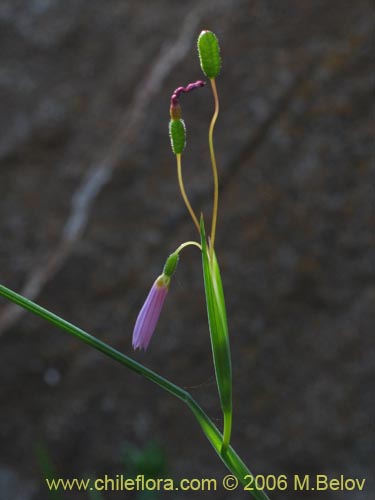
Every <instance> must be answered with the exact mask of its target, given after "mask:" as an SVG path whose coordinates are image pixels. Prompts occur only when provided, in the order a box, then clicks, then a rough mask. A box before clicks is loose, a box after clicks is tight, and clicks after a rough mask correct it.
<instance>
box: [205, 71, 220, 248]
mask: <svg viewBox="0 0 375 500" xmlns="http://www.w3.org/2000/svg"><path fill="white" fill-rule="evenodd" d="M210 82H211V88H212V93H213V96H214V101H215V110H214V114H213V116H212V119H211V123H210V128H209V131H208V145H209V148H210V157H211V165H212V175H213V180H214V201H213V207H212V223H211V241H210V254H211V257H212V255H213V251H214V245H215V234H216V223H217V211H218V204H219V178H218V173H217V164H216V157H215V149H214V141H213V132H214V127H215V123H216V120H217V117H218V115H219V96H218V94H217V88H216V81H215V78H211V79H210Z"/></svg>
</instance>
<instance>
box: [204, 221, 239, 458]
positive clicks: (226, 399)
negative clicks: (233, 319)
mask: <svg viewBox="0 0 375 500" xmlns="http://www.w3.org/2000/svg"><path fill="white" fill-rule="evenodd" d="M200 229H201V244H202V263H203V277H204V289H205V293H206V302H207V316H208V323H209V328H210V336H211V346H212V353H213V359H214V365H215V374H216V381H217V387H218V391H219V396H220V401H221V407H222V410H223V415H224V433H223V434H224V437H223V451H225V450H226V449H227V447H228V445H229V442H230V435H231V428H232V364H231V356H230V345H229V334H228V322H227V314H226V309H225V300H224V291H223V285H222V282H221V276H220V269H219V264H218V262H217V259H216V255H215V251H212V252H211V251H210V250H209V248H208V245H207V240H206V233H205V229H204V222H203V218H201V222H200Z"/></svg>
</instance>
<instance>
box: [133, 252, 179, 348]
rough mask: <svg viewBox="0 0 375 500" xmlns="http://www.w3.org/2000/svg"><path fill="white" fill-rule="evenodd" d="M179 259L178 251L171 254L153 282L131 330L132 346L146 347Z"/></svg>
mask: <svg viewBox="0 0 375 500" xmlns="http://www.w3.org/2000/svg"><path fill="white" fill-rule="evenodd" d="M178 259H179V255H178V252H175V253H173V254H171V255H170V256H169V257H168V259H167V261H166V263H165V266H164V269H163V274H161V275H160V276H159V277H158V278H157V279H156V280H155V282H154V284H153V285H152V287H151V290H150V292H149V294H148V296H147V298H146V300H145V303H144V304H143V307H142V309H141V310H140V312H139V314H138V317H137V321H136V322H135V326H134V330H133V341H132V344H133V348H134V349H143V350H144V351H145V350H146V349H147V347H148V345H149V343H150V340H151V337H152V335H153V333H154V331H155V328H156V325H157V323H158V320H159V316H160V313H161V310H162V308H163V304H164V301H165V298H166V296H167V294H168V290H169V283H170V281H171V276H172V274H173V273H174V271H175V269H176V266H177V262H178Z"/></svg>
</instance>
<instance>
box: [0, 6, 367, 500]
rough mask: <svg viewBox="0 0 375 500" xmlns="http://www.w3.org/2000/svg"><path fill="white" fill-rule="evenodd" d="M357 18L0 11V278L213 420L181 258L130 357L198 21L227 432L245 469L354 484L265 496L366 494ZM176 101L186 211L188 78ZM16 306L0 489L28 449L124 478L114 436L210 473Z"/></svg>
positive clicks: (12, 485)
mask: <svg viewBox="0 0 375 500" xmlns="http://www.w3.org/2000/svg"><path fill="white" fill-rule="evenodd" d="M373 13H374V12H373V5H372V4H371V2H370V1H366V0H358V1H356V2H353V1H346V0H340V1H338V0H331V1H329V2H327V1H326V0H325V1H322V0H315V1H310V2H301V1H300V0H298V1H297V0H284V1H282V2H280V1H276V0H254V1H251V2H250V1H245V0H239V1H233V2H230V1H228V2H225V1H220V2H218V1H212V2H211V1H206V2H205V1H203V2H198V1H192V0H190V1H188V0H187V1H185V2H167V1H163V0H156V1H154V2H151V1H144V0H139V1H137V2H131V1H126V0H109V1H106V2H101V1H99V0H64V1H63V0H27V1H26V0H1V2H0V60H1V65H0V102H1V110H2V112H1V116H0V242H1V243H0V280H1V282H2V283H4V284H6V285H8V286H9V287H11V288H13V289H15V290H17V291H22V290H24V291H25V292H26V293H27V294H28V295H29V296H34V297H35V300H37V302H39V303H40V304H42V305H44V306H45V307H47V308H50V309H51V310H52V311H54V312H56V313H58V314H60V315H62V316H63V317H65V318H66V319H68V320H69V321H71V322H73V323H75V324H77V325H79V326H81V327H82V328H84V329H86V330H87V331H89V332H92V333H93V334H95V335H97V336H98V337H99V338H101V339H103V340H105V341H107V342H109V343H110V344H112V345H114V346H116V347H117V348H118V349H120V350H122V351H123V352H125V353H127V354H129V355H132V356H134V357H135V358H136V359H139V360H140V361H141V362H144V363H145V364H146V365H147V366H149V367H151V368H153V369H154V370H156V371H158V372H160V373H161V374H163V375H164V376H166V377H167V378H169V379H171V380H173V381H175V382H176V383H178V384H181V385H182V386H183V387H185V388H187V389H188V390H189V391H190V392H191V393H192V394H193V396H194V397H196V398H197V399H198V401H199V402H200V403H201V404H202V406H203V407H204V408H205V410H206V411H207V413H208V414H209V415H210V417H211V418H213V420H214V421H215V422H216V423H217V424H218V425H221V420H220V409H219V406H218V397H217V394H216V389H215V383H214V376H213V367H212V361H211V356H210V344H209V336H208V330H207V323H206V312H205V306H204V298H203V292H202V276H201V269H200V257H199V254H198V252H196V249H193V248H192V249H187V250H186V251H185V253H184V254H183V256H182V259H181V262H180V264H179V268H178V272H177V275H176V278H175V280H174V281H173V283H172V286H171V292H170V295H169V297H168V300H167V303H166V307H165V310H164V311H163V314H162V318H161V320H160V324H159V326H158V329H157V332H156V334H155V337H154V339H153V341H152V343H151V346H150V349H149V351H148V352H147V353H146V354H138V353H137V354H134V353H133V352H132V349H131V332H132V327H133V324H134V321H135V318H136V316H137V312H138V310H139V308H140V307H141V305H142V303H143V300H144V298H145V296H146V294H147V292H148V289H149V287H150V286H151V283H152V282H153V280H154V279H155V277H156V276H157V275H158V274H159V273H160V271H161V268H162V266H163V263H164V260H165V258H166V256H167V255H168V254H169V253H170V252H171V251H172V250H174V249H175V248H176V246H177V245H179V244H180V243H181V242H182V241H185V240H187V239H191V238H194V237H195V236H196V235H195V233H194V227H193V225H192V223H191V221H190V220H189V219H188V217H187V215H186V213H185V209H184V206H183V203H182V201H181V199H180V196H179V192H178V189H177V182H176V173H175V163H174V158H173V155H172V154H171V151H170V146H169V139H168V135H167V122H168V106H169V96H170V94H171V92H172V90H173V89H174V88H176V87H177V86H179V85H182V84H187V83H188V82H190V81H194V80H196V79H198V78H201V72H200V68H199V64H198V60H197V55H196V49H195V41H196V37H197V35H198V34H199V32H200V31H201V29H207V28H208V29H211V30H213V31H215V32H216V33H217V34H218V36H219V38H220V42H221V47H222V56H223V70H222V74H221V75H220V78H219V79H218V82H217V83H218V88H219V93H220V97H221V114H220V117H219V120H218V124H217V128H216V139H215V140H216V146H217V157H218V161H219V167H220V178H221V183H222V187H221V199H220V214H219V215H220V217H219V227H218V236H217V254H218V257H219V260H220V264H221V269H222V276H223V281H224V285H225V291H226V298H227V308H228V317H229V325H230V331H231V341H232V355H233V369H234V405H235V414H234V433H233V445H234V447H235V448H236V449H237V450H238V452H239V454H240V455H241V456H242V457H243V459H244V460H245V462H246V463H248V464H249V467H250V468H251V470H253V471H254V472H255V473H257V474H274V475H279V474H287V475H288V477H292V476H293V475H294V474H303V475H304V474H327V475H328V476H330V477H338V476H340V474H344V475H345V476H348V477H359V478H362V477H363V478H367V485H366V488H365V491H364V492H362V493H360V492H352V493H350V492H349V493H344V492H339V493H337V492H334V491H332V492H328V491H327V492H321V493H317V492H310V493H309V492H304V493H301V492H299V493H293V491H291V490H288V491H287V492H274V493H273V494H271V498H274V499H285V498H294V497H295V498H311V499H319V500H320V499H338V498H340V499H345V498H351V500H353V499H357V498H358V499H370V498H374V496H373V492H374V488H373V486H374V485H373V484H372V486H371V484H370V482H371V473H373V469H371V459H373V454H374V449H373V444H374V435H373V428H372V429H371V426H370V413H371V410H372V409H373V399H374V398H373V390H371V386H370V376H371V375H373V365H374V344H373V341H372V340H373V339H372V337H373V332H374V326H375V321H374V320H375V318H374V303H375V286H374V253H373V243H374V241H373V238H374V232H373V223H374V205H373V199H374V180H375V179H374V177H375V176H374V156H373V153H374V150H373V144H374V143H373V140H374V117H373V104H374V101H373V90H374V88H373V66H371V55H372V54H371V48H372V49H373V43H372V47H371V35H372V34H373V27H374V24H373V17H372V16H373ZM182 106H183V113H184V118H185V121H186V124H187V128H188V148H187V150H186V154H184V158H183V161H184V166H183V168H184V176H185V179H186V186H187V190H188V192H189V194H190V197H191V200H192V204H193V205H194V207H195V208H196V210H197V212H200V211H203V213H204V214H205V216H206V220H207V221H209V218H210V211H211V190H212V187H211V186H212V182H211V174H210V166H209V158H208V151H207V127H208V123H209V120H210V116H211V114H212V98H211V94H210V91H209V87H208V86H207V87H206V88H205V89H202V90H199V91H196V92H194V93H193V94H191V95H189V96H183V97H182ZM18 314H19V313H18V312H16V310H15V309H14V308H9V306H8V304H7V303H6V301H5V300H3V299H1V301H0V330H1V332H2V333H1V336H0V360H1V362H0V381H1V386H0V405H1V412H0V500H45V499H48V493H47V491H46V487H45V485H44V482H43V479H42V478H43V473H42V472H41V470H40V467H39V465H38V463H37V459H36V452H35V447H36V446H37V444H38V443H43V445H44V446H46V447H47V448H48V450H49V453H50V456H51V459H52V460H53V462H54V466H55V468H56V470H57V471H58V473H59V475H61V476H62V477H89V476H97V477H101V476H104V475H105V474H108V475H115V474H121V473H125V474H126V471H124V470H123V462H122V459H121V454H122V453H123V448H124V443H126V442H130V443H132V444H133V445H134V446H140V447H143V446H146V445H147V443H149V442H150V441H156V442H158V443H159V444H160V446H161V447H162V449H163V450H164V452H165V454H166V457H167V460H168V475H169V476H172V477H175V478H181V477H188V478H191V477H216V478H222V477H223V476H224V475H225V474H226V471H225V469H224V467H223V466H222V464H221V463H220V461H219V460H218V458H217V456H215V454H214V452H213V450H212V449H211V448H210V445H209V444H208V442H207V441H206V440H205V438H204V436H203V435H202V433H201V431H200V430H199V428H198V426H197V424H196V423H195V421H194V419H193V417H192V415H191V414H190V413H189V410H188V409H187V408H185V407H184V406H183V404H182V403H181V402H179V401H177V400H175V399H173V398H172V397H171V396H169V395H168V394H166V393H164V392H163V391H161V390H160V389H158V388H157V387H156V386H153V385H151V384H150V383H148V382H146V381H145V380H144V379H142V378H141V377H138V376H137V375H135V374H133V373H131V372H128V371H126V370H124V369H122V368H121V366H120V365H116V364H115V363H113V362H111V361H110V360H108V359H106V358H105V357H104V356H103V355H101V354H99V353H96V352H93V351H92V350H90V349H89V348H88V347H86V346H85V345H81V344H80V343H79V342H78V341H76V340H75V339H73V338H70V337H69V336H68V335H67V334H65V333H63V332H61V331H58V330H57V329H56V328H54V327H52V326H50V325H49V324H47V323H45V322H43V321H42V320H40V319H38V318H35V317H32V316H31V315H18ZM371 489H372V493H371ZM103 496H104V495H103ZM208 496H209V493H205V492H201V493H199V492H195V493H185V494H182V493H176V492H175V493H173V495H166V494H163V495H162V498H164V497H168V498H176V499H180V498H181V499H185V498H202V499H203V498H207V497H208ZM211 496H212V497H213V498H219V499H225V498H238V499H241V498H248V497H247V496H246V495H245V494H244V493H241V492H240V491H237V492H234V493H231V494H229V493H226V492H225V491H221V490H220V491H218V492H217V493H215V494H213V493H211ZM112 497H114V498H119V497H120V494H117V496H116V494H115V493H107V494H106V496H105V497H104V498H105V499H108V498H112ZM126 497H127V498H133V497H132V496H131V494H130V493H129V494H127V496H126ZM62 498H71V499H78V498H80V499H81V498H86V497H84V495H83V493H78V492H71V493H69V494H68V493H64V494H63V496H62ZM134 498H135V497H134Z"/></svg>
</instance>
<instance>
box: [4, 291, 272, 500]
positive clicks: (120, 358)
mask: <svg viewBox="0 0 375 500" xmlns="http://www.w3.org/2000/svg"><path fill="white" fill-rule="evenodd" d="M0 295H2V296H3V297H5V298H6V299H8V300H10V301H11V302H14V303H15V304H18V305H19V306H21V307H23V308H24V309H26V310H28V311H30V312H32V313H33V314H35V315H37V316H40V317H41V318H43V319H45V320H47V321H49V322H50V323H52V324H54V325H55V326H57V327H59V328H61V329H62V330H65V331H66V332H68V333H70V334H71V335H73V336H74V337H76V338H78V339H79V340H81V341H82V342H84V343H86V344H88V345H90V346H91V347H93V348H94V349H97V350H98V351H100V352H102V353H103V354H105V355H106V356H108V357H110V358H112V359H114V360H115V361H117V362H119V363H121V364H122V365H124V366H126V367H127V368H129V369H130V370H132V371H134V372H136V373H138V374H139V375H142V376H143V377H145V378H146V379H148V380H150V381H151V382H154V383H155V384H157V385H159V386H160V387H161V388H163V389H165V390H166V391H167V392H169V393H170V394H172V395H173V396H175V397H177V398H178V399H180V400H181V401H183V402H184V403H185V404H186V405H187V406H188V407H189V408H190V410H191V411H192V413H193V414H194V416H195V418H196V419H197V421H198V423H199V425H200V427H201V429H202V431H203V433H204V434H205V436H206V437H207V439H208V440H209V441H210V443H211V445H212V446H213V448H214V450H215V451H216V453H217V454H218V455H219V457H220V458H221V460H222V461H223V462H224V464H225V465H226V466H227V468H228V469H229V470H230V471H231V472H232V473H233V474H234V475H235V476H236V477H237V478H238V480H239V481H240V482H241V483H242V484H244V485H245V484H249V483H250V479H249V477H250V476H249V475H251V472H250V471H249V469H248V468H247V467H246V465H245V464H244V463H243V462H242V460H241V459H240V458H239V456H238V455H237V453H236V452H235V451H234V450H233V448H232V447H231V446H229V448H228V450H227V451H226V452H222V441H223V436H222V434H221V433H220V431H219V430H218V429H217V427H216V426H215V425H214V424H213V422H212V421H211V420H210V419H209V418H208V416H207V415H206V413H205V412H204V411H203V410H202V408H201V407H200V406H199V404H198V403H197V402H196V401H195V399H193V397H192V396H191V395H190V394H189V393H188V392H187V391H185V390H184V389H182V388H181V387H179V386H177V385H175V384H173V382H170V381H169V380H167V379H165V378H164V377H162V376H161V375H158V374H157V373H156V372H154V371H153V370H150V369H149V368H146V367H145V366H143V365H142V364H140V363H138V362H137V361H134V360H133V359H131V358H129V357H128V356H126V355H125V354H123V353H121V352H120V351H118V350H116V349H114V348H113V347H111V346H110V345H108V344H106V343H105V342H102V341H101V340H99V339H97V338H96V337H94V336H93V335H90V334H89V333H87V332H85V331H84V330H82V329H81V328H78V327H77V326H75V325H73V324H72V323H69V322H68V321H66V320H64V319H62V318H60V317H59V316H57V315H56V314H54V313H52V312H50V311H48V310H47V309H45V308H44V307H41V306H39V305H38V304H36V303H35V302H32V301H31V300H29V299H27V298H25V297H23V296H22V295H19V294H18V293H16V292H14V291H13V290H11V289H9V288H7V287H5V286H4V285H0ZM246 476H248V477H247V479H246V478H245V477H246ZM253 485H254V488H256V484H255V482H253ZM250 494H251V495H252V496H253V497H254V498H255V499H256V500H268V496H267V495H266V494H265V493H264V492H263V491H261V490H256V489H255V490H254V491H250Z"/></svg>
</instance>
